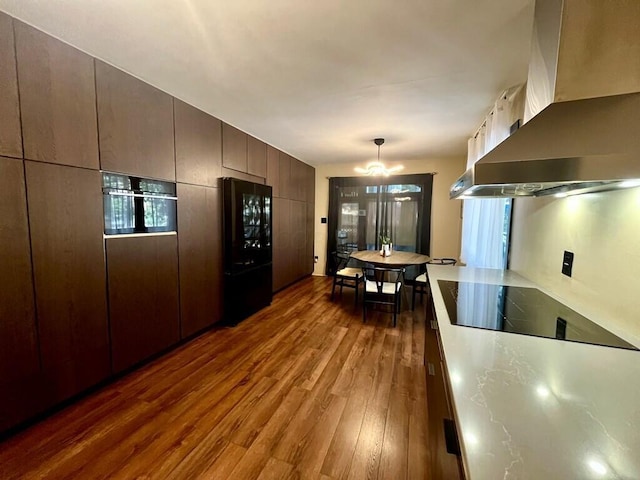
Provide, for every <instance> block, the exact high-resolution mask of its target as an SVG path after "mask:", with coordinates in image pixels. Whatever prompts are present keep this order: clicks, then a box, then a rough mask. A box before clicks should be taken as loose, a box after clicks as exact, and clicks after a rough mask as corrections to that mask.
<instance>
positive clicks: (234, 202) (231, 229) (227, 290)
mask: <svg viewBox="0 0 640 480" xmlns="http://www.w3.org/2000/svg"><path fill="white" fill-rule="evenodd" d="M222 185H223V187H222V190H223V198H224V200H223V229H224V230H223V238H224V246H223V251H224V317H225V320H226V321H227V322H231V323H237V322H239V321H240V320H242V319H244V318H246V317H248V316H250V315H251V314H253V313H255V312H257V311H258V310H260V309H262V308H264V307H266V306H268V305H270V304H271V298H272V290H273V286H272V228H271V223H272V211H271V208H272V197H271V187H270V186H268V185H261V184H258V183H252V182H247V181H244V180H238V179H236V178H225V179H224V180H223V184H222Z"/></svg>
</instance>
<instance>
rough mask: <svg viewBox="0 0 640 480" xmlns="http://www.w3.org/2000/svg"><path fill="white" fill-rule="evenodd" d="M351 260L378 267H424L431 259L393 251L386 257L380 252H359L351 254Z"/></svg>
mask: <svg viewBox="0 0 640 480" xmlns="http://www.w3.org/2000/svg"><path fill="white" fill-rule="evenodd" d="M351 258H355V259H356V260H360V261H361V262H365V263H371V264H372V265H375V266H376V267H392V268H398V267H409V266H412V265H424V264H425V263H429V261H430V260H431V257H429V256H427V255H422V254H421V253H415V252H402V251H399V250H396V251H392V252H391V255H389V256H387V257H384V256H382V255H380V252H379V251H378V250H358V251H357V252H353V253H351Z"/></svg>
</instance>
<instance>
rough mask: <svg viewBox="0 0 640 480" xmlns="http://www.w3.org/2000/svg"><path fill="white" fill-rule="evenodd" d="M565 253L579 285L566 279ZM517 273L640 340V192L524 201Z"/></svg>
mask: <svg viewBox="0 0 640 480" xmlns="http://www.w3.org/2000/svg"><path fill="white" fill-rule="evenodd" d="M565 250H569V251H571V252H573V253H574V254H575V258H574V263H573V276H572V277H571V278H568V277H566V276H564V275H562V274H561V273H560V270H561V267H562V256H563V252H564V251H565ZM510 268H511V269H512V270H515V271H517V272H518V273H520V274H521V275H523V276H525V277H527V278H529V279H531V280H533V281H534V282H536V283H538V284H539V285H541V286H542V287H543V288H545V289H547V290H550V291H552V292H553V293H554V294H556V295H558V296H560V297H562V298H564V299H566V300H567V301H569V302H571V303H573V302H578V304H579V305H584V308H585V312H580V313H584V314H586V312H592V313H593V314H594V315H595V317H594V319H596V320H597V321H599V323H603V324H605V325H604V326H605V327H606V328H609V329H610V330H612V331H613V332H615V333H624V332H628V333H630V334H631V335H632V336H633V337H635V339H636V340H638V339H640V313H639V312H640V188H633V189H628V190H621V191H614V192H604V193H596V194H586V195H577V196H573V197H567V198H562V199H560V198H519V199H517V200H516V201H515V202H514V216H513V228H512V246H511V263H510ZM587 316H588V315H587ZM628 336H629V335H627V337H628ZM633 339H634V338H632V340H633Z"/></svg>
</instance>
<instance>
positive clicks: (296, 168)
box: [289, 157, 306, 201]
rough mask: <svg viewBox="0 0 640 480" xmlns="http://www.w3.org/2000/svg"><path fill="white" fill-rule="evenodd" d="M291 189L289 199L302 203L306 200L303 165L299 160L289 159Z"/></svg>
mask: <svg viewBox="0 0 640 480" xmlns="http://www.w3.org/2000/svg"><path fill="white" fill-rule="evenodd" d="M290 170H291V179H290V183H291V188H290V190H289V195H290V197H289V198H291V199H293V200H298V201H302V200H305V198H306V193H305V191H304V187H305V183H304V182H305V178H304V173H305V171H304V163H302V162H301V161H300V160H297V159H295V158H293V157H291V166H290Z"/></svg>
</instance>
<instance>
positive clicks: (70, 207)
mask: <svg viewBox="0 0 640 480" xmlns="http://www.w3.org/2000/svg"><path fill="white" fill-rule="evenodd" d="M25 163H26V172H27V192H28V205H29V223H30V226H31V246H32V250H33V273H34V278H35V289H36V307H37V312H38V331H39V338H40V354H41V358H42V368H43V371H44V374H45V375H46V377H47V379H48V381H49V382H50V384H49V385H48V388H49V389H50V391H51V393H52V394H53V398H54V400H55V401H60V400H63V399H65V398H68V397H70V396H71V395H73V394H75V393H78V392H80V391H82V390H84V389H86V388H87V387H89V386H91V385H95V384H96V383H98V382H99V381H100V380H102V379H104V378H106V377H107V376H108V375H109V373H110V368H109V346H108V338H109V337H108V330H107V302H106V283H105V276H106V275H105V263H104V246H103V239H102V235H103V231H104V230H103V229H104V227H103V217H102V191H101V177H100V172H98V171H92V170H86V169H82V168H75V167H67V166H58V165H52V164H46V163H39V162H30V161H25Z"/></svg>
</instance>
